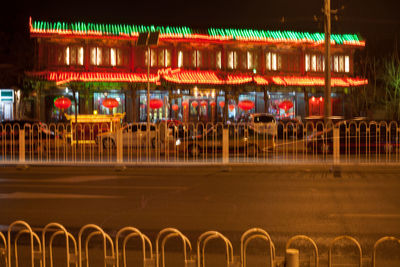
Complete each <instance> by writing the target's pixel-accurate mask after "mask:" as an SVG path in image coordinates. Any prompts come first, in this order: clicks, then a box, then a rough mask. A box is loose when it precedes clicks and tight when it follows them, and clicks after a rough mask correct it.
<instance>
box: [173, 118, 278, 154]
mask: <svg viewBox="0 0 400 267" xmlns="http://www.w3.org/2000/svg"><path fill="white" fill-rule="evenodd" d="M228 133H229V151H230V152H234V153H244V154H246V155H249V156H255V155H257V154H258V153H260V152H263V151H272V150H273V149H274V148H275V140H274V137H273V135H270V134H267V133H265V134H260V133H257V132H255V131H254V129H253V128H251V127H248V126H246V125H237V126H236V127H233V126H231V127H228ZM180 136H183V138H179V139H177V140H176V143H175V145H176V147H177V149H178V151H180V152H181V153H184V152H187V153H189V155H191V156H199V155H200V154H202V153H218V152H222V145H223V139H222V138H223V127H222V126H221V127H215V126H212V127H209V128H208V129H204V131H203V132H202V133H200V134H198V135H196V136H192V135H187V134H181V135H180ZM185 137H186V138H185Z"/></svg>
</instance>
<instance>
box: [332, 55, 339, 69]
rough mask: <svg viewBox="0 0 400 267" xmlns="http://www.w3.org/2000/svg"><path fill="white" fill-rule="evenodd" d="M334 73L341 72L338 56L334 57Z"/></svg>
mask: <svg viewBox="0 0 400 267" xmlns="http://www.w3.org/2000/svg"><path fill="white" fill-rule="evenodd" d="M333 71H334V72H339V57H338V56H334V57H333Z"/></svg>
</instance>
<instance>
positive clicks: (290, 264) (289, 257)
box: [285, 248, 300, 267]
mask: <svg viewBox="0 0 400 267" xmlns="http://www.w3.org/2000/svg"><path fill="white" fill-rule="evenodd" d="M299 262H300V261H299V250H297V249H294V248H289V249H287V250H286V255H285V266H286V267H299Z"/></svg>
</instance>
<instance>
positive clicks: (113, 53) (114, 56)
mask: <svg viewBox="0 0 400 267" xmlns="http://www.w3.org/2000/svg"><path fill="white" fill-rule="evenodd" d="M110 63H111V66H113V67H115V66H116V65H117V53H116V49H115V48H111V49H110Z"/></svg>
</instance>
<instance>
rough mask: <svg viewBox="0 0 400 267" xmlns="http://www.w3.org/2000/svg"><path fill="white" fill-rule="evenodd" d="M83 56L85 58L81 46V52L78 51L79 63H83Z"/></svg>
mask: <svg viewBox="0 0 400 267" xmlns="http://www.w3.org/2000/svg"><path fill="white" fill-rule="evenodd" d="M83 58H84V55H83V47H82V46H81V47H79V52H78V63H79V65H83Z"/></svg>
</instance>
